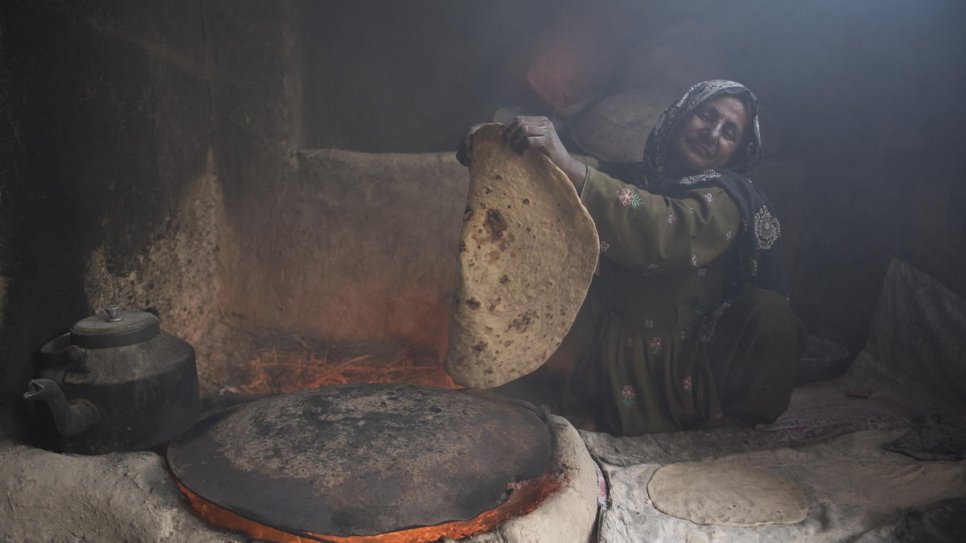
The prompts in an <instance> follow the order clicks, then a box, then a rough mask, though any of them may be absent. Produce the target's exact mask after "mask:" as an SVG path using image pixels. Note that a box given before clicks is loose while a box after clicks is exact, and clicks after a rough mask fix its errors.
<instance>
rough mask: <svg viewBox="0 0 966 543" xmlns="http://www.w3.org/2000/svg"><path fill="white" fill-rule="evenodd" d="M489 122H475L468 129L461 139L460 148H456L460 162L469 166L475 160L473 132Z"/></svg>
mask: <svg viewBox="0 0 966 543" xmlns="http://www.w3.org/2000/svg"><path fill="white" fill-rule="evenodd" d="M485 124H487V123H480V124H474V125H473V126H471V127H470V129H469V130H467V131H466V135H465V136H463V139H462V140H460V145H459V148H457V149H456V160H458V161H459V163H460V164H462V165H464V166H466V167H467V168H469V166H470V161H471V160H473V134H475V133H476V131H477V130H479V129H480V127H481V126H483V125H485Z"/></svg>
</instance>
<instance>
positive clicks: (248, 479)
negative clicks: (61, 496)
mask: <svg viewBox="0 0 966 543" xmlns="http://www.w3.org/2000/svg"><path fill="white" fill-rule="evenodd" d="M551 441H552V438H551V433H550V429H549V427H548V426H547V424H546V422H545V421H544V420H543V419H542V418H541V417H540V416H539V415H537V414H536V413H535V412H534V411H533V410H531V409H529V408H528V407H525V406H521V405H516V404H511V403H508V402H505V401H498V400H494V399H490V398H487V397H483V396H480V395H477V394H473V393H469V392H461V391H451V390H440V389H429V388H423V387H417V386H406V385H356V386H337V387H329V388H325V389H320V390H315V391H310V392H303V393H299V394H290V395H286V396H276V397H272V398H266V399H263V400H259V401H256V402H252V403H249V404H245V405H242V406H236V407H233V408H228V409H226V410H223V411H220V412H217V413H213V414H211V415H209V416H207V417H205V418H204V419H203V420H202V421H201V422H200V423H199V424H198V425H196V426H195V427H194V428H192V429H191V430H190V431H189V432H187V433H186V434H184V435H182V436H181V437H179V438H178V439H176V440H175V441H174V442H172V444H171V446H170V447H169V451H168V460H169V463H170V465H171V469H172V471H173V472H174V474H175V476H176V477H177V479H178V480H179V483H180V485H181V486H182V488H183V490H185V494H186V495H188V496H189V499H190V500H191V502H192V504H193V505H194V506H195V508H196V509H197V510H198V511H199V512H200V513H201V514H202V515H203V516H205V518H207V519H208V520H209V521H210V522H212V523H213V524H217V525H219V526H223V527H225V528H229V529H233V530H240V531H244V532H246V533H248V534H249V535H251V536H252V537H256V538H260V539H267V540H275V541H335V542H352V543H370V542H380V543H386V542H396V541H400V542H401V541H417V542H418V541H436V540H438V539H440V538H441V537H444V536H445V537H450V538H454V539H458V538H462V537H465V536H466V535H469V534H472V533H477V532H483V531H489V530H492V529H493V528H494V527H496V526H497V525H499V524H500V523H501V522H502V521H504V520H505V519H507V518H511V517H514V516H519V515H523V514H525V513H527V512H528V511H529V510H531V509H533V508H534V507H536V506H537V505H538V504H539V503H540V501H541V500H542V499H543V497H545V496H546V495H548V494H551V493H552V492H554V490H555V489H556V486H555V485H556V484H557V480H556V479H555V478H554V477H552V476H550V475H547V474H546V471H547V467H548V466H549V462H550V456H551Z"/></svg>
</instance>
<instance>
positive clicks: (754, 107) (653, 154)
mask: <svg viewBox="0 0 966 543" xmlns="http://www.w3.org/2000/svg"><path fill="white" fill-rule="evenodd" d="M722 95H730V96H737V97H739V98H741V99H742V100H743V102H744V103H745V106H746V107H747V108H748V110H749V111H748V116H749V117H750V118H751V130H750V132H749V133H748V134H747V135H746V136H745V141H744V142H742V144H741V148H739V149H737V150H736V151H735V155H734V156H733V157H732V159H731V162H730V163H729V164H728V166H727V168H728V169H729V170H731V171H734V172H737V173H747V172H748V171H749V170H751V168H753V167H754V166H755V165H757V164H758V162H759V161H760V160H761V132H760V131H759V129H758V98H757V97H756V96H755V94H754V93H753V92H751V90H750V89H748V88H747V87H745V86H744V85H742V84H741V83H738V82H735V81H728V80H727V79H712V80H709V81H702V82H700V83H697V84H695V85H692V86H691V88H690V89H688V90H687V92H685V93H684V94H682V95H681V97H680V98H678V99H677V100H675V101H674V103H672V104H671V105H670V106H668V107H667V108H666V109H665V110H664V112H663V113H661V116H660V117H658V119H657V122H656V123H655V125H654V128H653V129H652V130H651V133H650V134H649V135H648V136H647V143H646V144H645V145H644V173H645V176H646V177H647V178H648V181H651V182H659V180H661V179H663V178H664V177H665V171H664V167H665V163H666V161H667V151H668V144H669V142H670V140H671V135H672V134H673V133H674V130H675V128H677V127H678V125H680V124H681V122H683V121H684V119H686V118H687V117H688V115H690V114H691V113H692V112H693V111H694V110H695V109H697V107H698V106H700V105H701V104H703V103H705V102H706V101H708V100H710V99H712V98H716V97H718V96H722Z"/></svg>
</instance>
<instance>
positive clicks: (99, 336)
mask: <svg viewBox="0 0 966 543" xmlns="http://www.w3.org/2000/svg"><path fill="white" fill-rule="evenodd" d="M40 352H41V359H42V361H43V362H42V368H41V369H40V378H38V379H33V380H31V381H30V382H29V383H28V385H27V391H26V392H25V393H24V398H26V399H27V400H30V401H32V402H36V401H43V402H45V403H46V404H47V406H48V407H49V408H50V413H51V415H52V417H53V423H54V426H56V429H57V433H58V434H59V438H58V443H57V448H58V449H60V450H62V451H64V452H72V453H80V454H101V453H107V452H114V451H132V450H143V449H150V448H152V447H155V446H158V445H161V444H163V443H165V442H167V441H169V440H170V439H171V438H173V437H174V436H176V435H178V434H180V433H181V432H182V431H184V430H186V429H187V428H188V427H189V426H191V425H192V424H193V423H194V422H195V421H196V420H197V418H198V416H199V414H200V412H201V402H200V399H199V396H198V375H197V369H196V366H195V352H194V349H193V348H192V347H191V345H189V344H187V343H186V342H184V341H182V340H180V339H178V338H176V337H174V336H172V335H171V334H168V333H166V332H164V331H162V330H161V326H160V321H159V320H158V317H157V316H156V315H155V314H153V313H150V312H147V311H127V310H121V309H119V308H117V307H111V308H108V309H106V310H104V312H103V314H100V315H94V316H91V317H87V318H85V319H82V320H80V321H78V322H77V323H75V324H74V325H73V326H72V327H71V329H70V332H68V333H66V334H63V335H61V336H58V337H56V338H54V339H52V340H50V341H49V342H47V343H46V344H45V345H44V346H43V347H42V348H41V349H40Z"/></svg>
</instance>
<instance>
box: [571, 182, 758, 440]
mask: <svg viewBox="0 0 966 543" xmlns="http://www.w3.org/2000/svg"><path fill="white" fill-rule="evenodd" d="M581 199H582V200H583V203H584V205H585V206H586V207H587V210H588V211H589V212H590V214H591V216H592V217H593V218H594V221H595V223H596V224H597V230H598V234H599V236H600V239H601V250H602V258H601V267H600V276H599V277H598V278H597V279H595V282H594V285H593V287H592V292H591V295H590V297H589V298H588V304H589V305H593V306H594V307H587V308H585V309H586V311H587V312H589V313H594V314H595V315H594V316H593V317H588V318H592V319H593V320H595V321H597V323H596V324H597V326H596V330H597V331H596V334H597V337H596V344H597V348H596V349H594V351H595V352H594V353H593V358H595V359H596V363H597V364H600V365H602V367H603V370H604V371H603V372H602V374H601V377H602V378H604V379H606V381H607V382H606V383H600V385H602V386H598V387H597V388H598V391H601V390H602V391H605V392H603V394H604V395H606V396H610V397H611V398H612V401H611V402H609V403H610V404H612V405H611V406H609V407H611V408H610V409H606V410H605V411H606V412H607V415H606V416H607V417H608V418H609V419H610V420H609V425H610V426H611V427H612V428H613V429H614V430H615V431H617V432H619V433H622V434H637V433H642V432H659V431H669V430H676V429H681V428H687V427H691V426H696V425H699V424H702V423H705V422H706V421H707V420H708V419H709V418H710V419H714V418H715V416H717V415H718V414H719V413H721V406H720V402H719V401H718V398H717V395H716V394H715V390H714V389H715V387H714V384H713V377H712V375H711V370H710V367H709V365H708V357H707V356H706V352H705V351H704V350H703V348H702V347H701V346H700V345H699V342H698V341H697V337H696V336H697V334H698V329H697V328H698V327H697V324H698V319H699V318H700V317H701V316H702V315H704V314H706V313H708V312H710V311H713V310H714V309H715V308H716V307H717V306H718V305H719V304H720V303H721V302H722V300H723V298H724V296H725V291H724V285H725V275H724V274H725V271H726V267H727V266H729V265H734V261H733V259H729V256H730V253H729V248H731V247H732V246H733V245H734V240H735V232H737V229H738V227H739V215H738V210H737V208H736V207H735V204H734V202H733V201H732V200H731V199H730V198H729V197H728V195H727V194H726V193H725V192H724V190H723V189H721V188H718V187H705V188H695V189H693V190H690V191H688V192H686V193H685V194H684V195H683V197H680V198H668V197H664V196H658V195H654V194H651V193H648V192H647V191H644V190H641V189H638V188H636V187H633V186H630V185H627V184H624V183H622V182H620V181H618V180H616V179H613V178H611V177H609V176H608V175H606V174H604V173H602V172H600V171H597V170H595V169H590V170H589V171H588V176H587V180H586V182H585V185H584V189H583V191H582V193H581ZM605 248H606V250H605Z"/></svg>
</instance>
